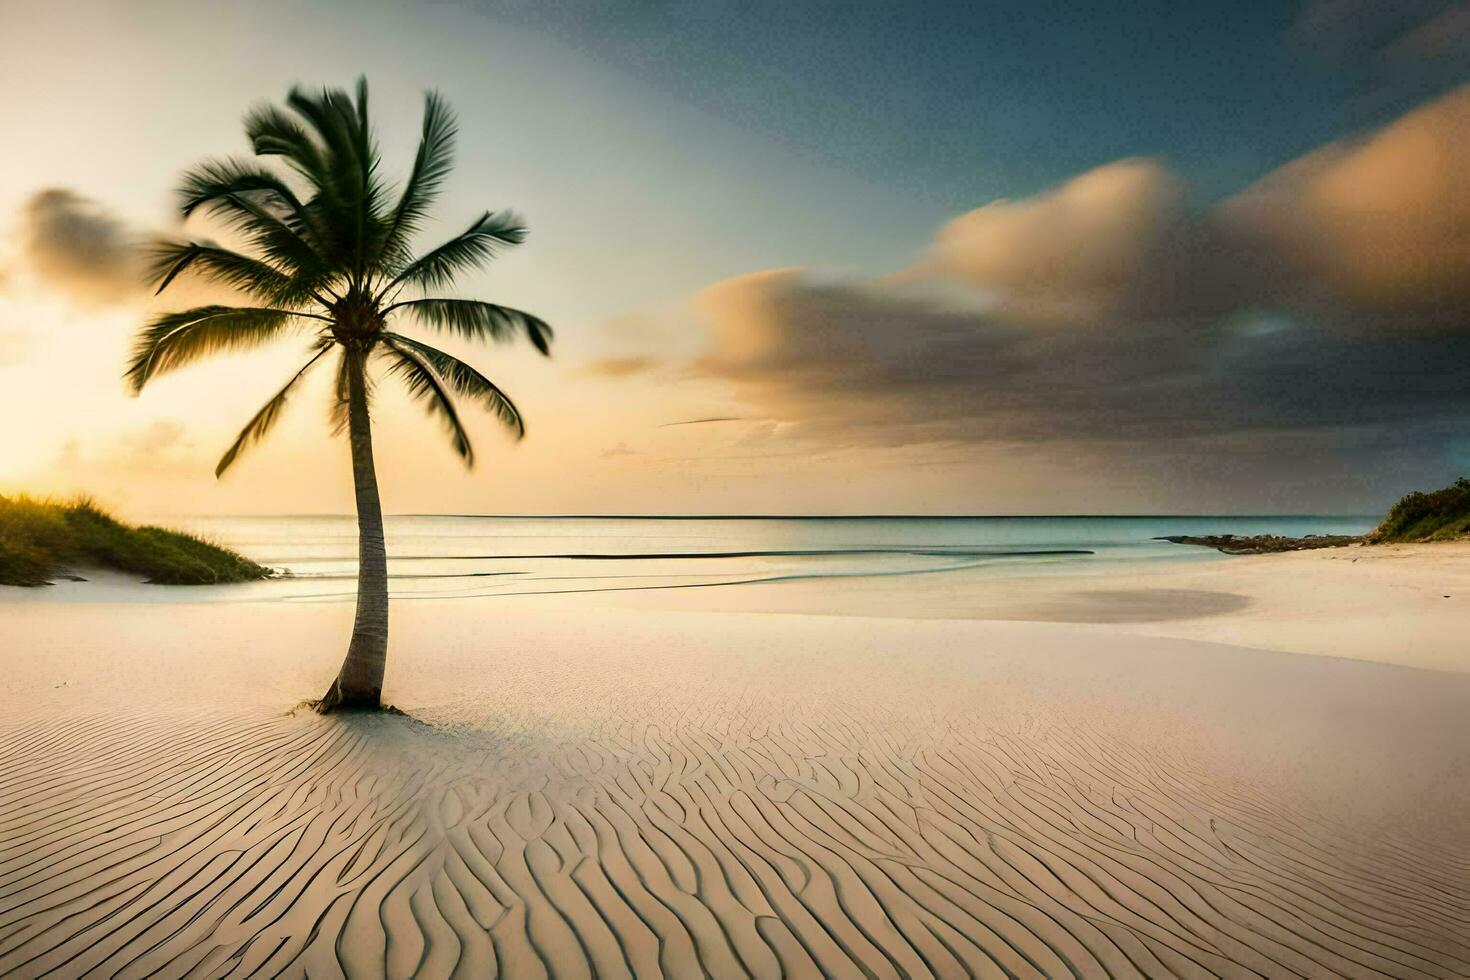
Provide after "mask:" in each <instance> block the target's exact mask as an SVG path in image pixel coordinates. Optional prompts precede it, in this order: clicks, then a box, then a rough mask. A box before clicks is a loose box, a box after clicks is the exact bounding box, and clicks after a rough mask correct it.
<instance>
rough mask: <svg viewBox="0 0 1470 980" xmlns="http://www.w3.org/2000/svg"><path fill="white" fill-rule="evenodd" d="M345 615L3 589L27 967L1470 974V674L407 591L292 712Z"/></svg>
mask: <svg viewBox="0 0 1470 980" xmlns="http://www.w3.org/2000/svg"><path fill="white" fill-rule="evenodd" d="M1285 557H1287V558H1290V557H1292V556H1285ZM706 591H716V590H706ZM1124 591H1127V590H1126V589H1124ZM350 614H351V610H350V607H345V606H341V605H299V604H298V605H291V604H280V603H276V604H250V603H238V604H216V603H202V604H190V605H160V604H147V603H126V604H114V603H96V602H93V603H36V602H7V603H3V604H0V637H3V645H4V650H5V658H6V667H7V671H6V673H5V676H4V680H3V682H0V787H3V790H0V973H4V974H6V975H15V976H26V977H31V976H43V975H49V976H79V975H83V974H88V973H94V974H96V975H115V976H190V975H192V976H255V975H285V976H341V975H350V976H382V975H387V976H409V975H413V976H426V977H433V976H456V975H457V976H483V975H488V974H490V973H494V972H500V973H501V974H503V975H509V976H518V977H519V976H533V977H534V976H543V975H555V976H590V975H608V976H630V975H637V976H657V975H660V974H662V975H665V976H671V977H672V976H679V977H683V976H691V975H694V976H698V975H706V974H707V975H713V976H721V977H724V976H762V977H764V976H777V975H789V976H821V975H828V976H858V975H864V974H867V975H874V976H943V977H951V976H1017V977H1042V976H1046V977H1055V976H1104V975H1111V976H1150V977H1157V976H1201V977H1203V976H1253V975H1266V976H1293V975H1295V976H1309V977H1327V976H1353V977H1357V976H1392V977H1411V976H1412V977H1418V976H1433V977H1450V976H1464V975H1466V974H1467V973H1470V940H1467V937H1470V818H1467V813H1470V806H1467V804H1470V790H1467V787H1470V779H1467V778H1466V777H1467V774H1470V676H1466V675H1464V674H1455V673H1446V672H1433V671H1427V670H1415V669H1408V668H1404V667H1400V666H1393V665H1387V664H1379V663H1369V662H1361V661H1351V660H1342V659H1332V658H1326V657H1310V656H1298V655H1293V654H1289V653H1279V652H1270V651H1264V650H1253V649H1245V648H1241V647H1233V646H1225V645H1220V644H1213V643H1205V642H1200V641H1197V640H1190V639H1179V638H1166V637H1151V636H1138V635H1133V634H1130V633H1128V632H1126V631H1125V630H1124V629H1120V628H1117V627H1116V626H1113V627H1109V626H1099V625H1081V626H1079V625H1067V624H1058V623H1038V622H1030V623H1015V622H985V621H969V622H963V621H945V620H913V619H897V618H882V619H878V618H864V617H857V616H842V617H827V616H816V615H779V614H754V613H708V612H679V611H670V610H663V611H657V612H654V611H648V610H643V611H617V610H607V609H580V610H579V609H571V608H561V609H548V608H542V609H511V608H509V607H501V606H495V607H493V608H492V607H490V606H487V604H484V603H456V602H436V601H422V602H410V603H403V604H401V605H399V606H397V607H395V611H394V615H395V622H394V629H395V644H394V649H393V660H392V663H391V666H390V675H389V690H388V692H387V693H388V695H389V697H390V698H391V699H392V700H393V701H394V702H395V703H397V704H398V705H399V706H400V707H402V708H404V709H405V710H406V711H408V712H409V714H410V715H411V716H412V717H411V718H402V717H377V718H361V717H358V718H352V717H333V718H321V717H318V716H316V715H313V714H311V713H310V712H305V711H296V712H294V713H293V712H291V711H290V708H291V706H292V704H293V702H295V701H296V700H297V699H298V698H300V697H301V696H302V695H303V694H308V693H312V692H315V691H317V690H319V689H321V688H322V687H324V685H325V683H326V680H327V679H328V678H329V677H330V675H331V673H332V672H333V671H334V670H335V667H336V664H337V661H338V658H339V656H340V651H341V648H342V639H343V636H344V635H345V630H346V625H347V623H348V621H349V620H350ZM1234 615H1237V614H1236V613H1223V614H1221V615H1220V616H1219V617H1218V618H1221V619H1225V618H1229V617H1230V616H1234ZM1130 628H1131V627H1130Z"/></svg>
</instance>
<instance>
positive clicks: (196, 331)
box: [124, 306, 296, 394]
mask: <svg viewBox="0 0 1470 980" xmlns="http://www.w3.org/2000/svg"><path fill="white" fill-rule="evenodd" d="M295 317H296V314H295V313H293V312H292V311H290V310H278V309H267V308H260V307H248V306H244V307H242V306H200V307H196V308H195V309H192V310H184V311H182V312H179V313H165V314H163V315H161V316H158V317H156V318H154V320H153V321H152V322H151V323H149V324H148V326H146V327H144V328H143V330H142V331H141V332H139V334H138V338H137V340H136V341H135V342H134V344H133V355H132V358H131V359H130V361H129V363H128V370H127V373H126V374H125V375H124V376H125V377H126V378H127V380H128V385H129V387H130V388H131V389H132V391H133V393H134V394H137V393H138V392H140V391H142V390H143V386H144V385H145V384H147V383H148V382H149V380H151V379H152V378H154V377H156V376H157V375H160V374H163V373H164V372H166V371H173V370H176V369H178V368H181V367H183V366H185V365H186V364H192V363H193V362H194V361H197V360H200V359H201V358H204V357H207V356H209V355H210V354H214V353H218V352H220V351H226V350H245V349H248V348H251V347H259V346H260V345H261V344H265V343H268V342H269V341H272V340H275V339H276V338H277V337H279V336H280V335H281V334H282V333H283V332H284V331H285V330H286V328H287V327H288V326H290V325H291V323H292V321H293V319H294V318H295Z"/></svg>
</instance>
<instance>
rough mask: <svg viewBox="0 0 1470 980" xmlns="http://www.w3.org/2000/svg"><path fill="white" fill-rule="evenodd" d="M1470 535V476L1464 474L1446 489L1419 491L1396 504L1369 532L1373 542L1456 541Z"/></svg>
mask: <svg viewBox="0 0 1470 980" xmlns="http://www.w3.org/2000/svg"><path fill="white" fill-rule="evenodd" d="M1467 535H1470V479H1466V478H1465V477H1463V476H1462V477H1460V479H1458V480H1456V481H1455V482H1454V483H1452V484H1450V485H1449V486H1447V487H1445V488H1444V489H1442V490H1435V491H1433V492H1432V493H1420V492H1419V491H1417V490H1415V491H1414V492H1413V493H1411V494H1409V495H1408V496H1406V497H1404V498H1403V499H1402V500H1400V501H1399V502H1398V503H1396V504H1394V505H1393V507H1392V508H1391V509H1390V510H1389V512H1388V516H1387V517H1385V518H1384V519H1383V523H1382V524H1379V525H1378V527H1377V528H1376V529H1375V530H1373V531H1372V532H1370V533H1369V535H1368V537H1367V539H1366V540H1367V541H1368V542H1369V543H1370V544H1390V543H1393V542H1396V541H1453V540H1455V539H1456V538H1463V537H1466V536H1467Z"/></svg>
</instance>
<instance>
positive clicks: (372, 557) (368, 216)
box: [126, 79, 551, 711]
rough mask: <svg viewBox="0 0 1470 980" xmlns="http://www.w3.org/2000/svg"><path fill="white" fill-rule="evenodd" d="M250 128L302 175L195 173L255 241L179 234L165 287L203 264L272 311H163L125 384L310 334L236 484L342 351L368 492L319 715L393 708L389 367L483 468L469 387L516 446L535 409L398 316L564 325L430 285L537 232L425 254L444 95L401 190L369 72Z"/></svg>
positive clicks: (249, 428) (540, 339)
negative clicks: (311, 379)
mask: <svg viewBox="0 0 1470 980" xmlns="http://www.w3.org/2000/svg"><path fill="white" fill-rule="evenodd" d="M245 131H246V134H247V135H248V136H249V138H250V142H251V146H252V148H253V149H254V152H255V155H256V157H280V158H281V160H282V161H283V162H284V163H285V164H286V166H287V167H288V168H289V170H290V173H289V174H283V173H281V172H279V171H278V170H277V169H275V168H273V167H271V166H268V165H267V164H266V162H265V161H257V160H251V159H249V158H230V159H224V160H212V161H208V162H205V163H203V164H201V165H200V166H198V167H196V168H194V169H193V170H190V171H189V172H187V173H186V174H185V175H184V178H183V182H182V186H181V187H180V189H179V195H180V208H181V210H182V212H183V216H184V217H185V218H188V217H189V216H190V215H193V214H194V213H195V212H198V211H203V212H204V213H206V214H209V215H211V216H213V217H215V218H217V219H221V220H222V221H223V222H225V223H226V225H227V226H228V227H230V228H231V229H232V230H233V231H234V232H236V233H237V234H238V235H239V236H241V238H242V239H243V241H244V242H245V243H246V246H247V247H246V250H245V251H233V250H231V249H228V248H224V247H221V246H219V245H217V244H214V243H213V242H210V241H206V240H199V241H167V242H163V243H161V244H160V245H159V246H158V251H157V256H156V258H157V261H156V264H155V266H154V270H153V275H154V277H155V281H156V282H157V283H158V292H160V293H161V292H163V290H164V289H166V288H167V287H168V285H169V284H170V283H172V282H173V281H174V280H175V279H177V278H178V277H179V276H180V275H182V274H184V273H186V272H187V273H189V274H191V275H200V276H202V277H203V278H205V279H207V280H209V281H213V282H215V283H219V284H222V285H224V286H228V287H230V288H232V289H234V290H236V291H237V292H240V293H243V294H245V295H246V296H247V297H249V299H250V300H251V301H252V302H253V303H254V304H255V305H250V306H218V305H211V306H200V307H196V308H194V309H190V310H183V311H181V312H178V313H165V314H163V315H161V316H158V317H156V318H154V319H153V320H152V321H151V322H150V323H149V324H148V325H147V326H145V327H144V328H143V329H142V330H140V331H139V333H138V336H137V340H136V343H135V346H134V349H133V354H132V359H131V362H130V364H129V366H128V370H127V375H126V377H127V380H128V383H129V385H130V387H131V389H132V391H133V393H134V394H136V393H138V392H140V391H142V389H143V386H144V385H146V384H147V383H148V382H149V381H150V380H151V379H152V378H154V377H156V376H157V375H159V374H162V373H164V372H166V371H172V370H174V369H176V368H180V367H184V366H185V365H187V364H190V363H192V362H194V361H196V360H199V359H200V358H203V357H205V356H207V355H210V354H215V353H219V352H223V351H235V350H244V349H247V348H253V347H257V346H259V345H261V344H265V343H267V342H270V341H274V340H277V339H280V338H283V337H286V336H290V335H302V334H304V335H305V336H307V337H309V338H310V341H311V348H310V353H311V356H310V358H309V359H308V360H307V361H306V363H305V364H303V365H302V366H301V368H300V369H299V370H297V371H296V373H295V374H293V375H291V377H290V378H289V379H288V380H287V381H286V383H285V385H284V386H282V388H281V389H280V390H279V391H278V392H276V394H275V395H274V396H272V397H271V399H270V401H268V402H266V403H265V405H264V406H263V407H262V408H261V409H260V411H258V412H256V413H255V417H254V418H252V419H251V420H250V421H249V422H248V423H246V425H245V428H244V429H242V430H241V431H240V435H239V437H238V438H236V439H235V442H234V444H233V445H232V446H230V448H229V449H228V450H226V452H225V454H224V456H223V457H222V458H221V459H220V461H219V466H218V467H216V469H215V475H216V476H220V475H222V474H223V473H224V472H225V471H226V470H227V469H229V468H230V465H231V464H233V463H234V462H235V460H236V459H238V458H239V455H240V453H241V452H242V451H244V450H245V449H246V448H248V447H249V446H250V445H251V444H253V443H255V442H258V441H259V440H261V439H262V438H264V437H265V435H266V434H267V433H268V432H269V431H270V430H271V427H272V426H274V425H275V423H276V421H277V420H278V419H279V418H280V416H281V410H282V409H283V408H284V407H285V405H286V401H287V399H288V398H289V397H290V396H291V393H292V392H293V391H294V390H295V389H296V387H297V385H299V384H300V383H301V380H302V379H303V378H304V377H305V376H306V375H307V374H308V373H309V372H310V371H311V370H312V369H313V368H314V367H316V366H317V365H318V364H320V363H321V362H322V361H323V360H324V359H327V357H328V355H329V354H333V353H335V361H336V383H335V387H334V392H335V395H334V398H333V401H332V412H331V418H332V422H333V431H334V434H340V433H342V432H343V431H344V430H345V431H346V433H347V437H348V443H349V445H350V446H351V450H352V476H353V486H354V489H355V490H356V496H357V533H358V578H357V614H356V618H355V620H354V622H353V626H352V640H351V642H350V643H349V644H348V647H347V657H346V659H345V660H344V661H343V662H342V669H341V671H340V672H339V673H338V674H337V679H336V680H335V681H333V682H332V686H331V688H330V689H328V691H327V693H326V694H325V695H323V696H322V698H321V700H320V701H319V702H317V703H316V705H317V708H318V710H320V711H330V710H332V709H335V708H378V707H381V691H382V687H383V669H384V666H385V664H386V660H387V652H388V570H387V553H386V548H385V546H384V543H383V511H382V506H381V504H380V503H379V500H378V481H377V475H376V473H375V471H374V468H373V437H372V424H371V417H370V416H371V402H372V393H373V380H372V369H373V368H380V369H381V370H382V371H383V373H384V374H385V375H388V376H393V377H396V378H397V379H398V380H400V381H402V382H403V383H404V385H406V386H407V388H408V391H409V392H410V394H411V395H412V396H413V397H414V398H416V399H418V400H420V401H422V402H423V403H424V404H425V405H426V406H427V407H428V411H429V412H430V414H433V415H438V416H439V418H440V420H441V421H442V422H443V423H444V426H445V428H446V429H447V430H448V433H449V438H450V442H451V443H452V444H453V446H454V449H455V452H457V453H458V454H459V455H460V457H461V458H462V459H463V460H464V462H465V465H466V466H470V465H473V462H474V453H473V450H472V449H471V448H470V440H469V437H468V436H467V435H466V433H465V430H464V426H463V425H462V424H461V422H460V416H459V411H458V410H457V409H456V408H455V404H454V399H453V395H460V396H462V397H464V398H466V399H470V400H472V401H477V402H479V403H480V404H481V405H482V406H483V407H484V408H486V409H488V410H489V411H490V412H491V413H493V414H494V415H495V416H496V418H498V419H499V420H500V421H501V422H502V423H504V424H505V425H506V426H508V427H509V428H510V429H511V430H512V431H513V432H514V433H515V435H516V437H517V438H520V437H522V436H523V435H524V434H525V427H524V424H523V422H522V420H521V415H520V412H518V411H517V410H516V407H515V405H514V404H512V402H511V400H510V399H509V398H508V397H506V395H505V393H504V392H503V391H501V390H500V388H498V387H497V386H496V385H495V384H494V383H492V382H491V381H490V380H489V379H488V378H486V377H485V376H484V375H482V374H481V373H480V372H479V371H477V370H475V369H474V368H473V367H470V366H469V365H468V364H466V363H464V362H463V361H460V360H459V359H457V358H455V357H453V356H451V355H449V354H447V353H445V352H444V351H441V350H438V349H436V348H434V347H430V346H429V345H428V344H425V343H424V342H423V341H420V340H416V339H413V338H411V337H408V336H406V335H404V334H403V333H401V332H399V330H398V329H397V327H398V323H399V322H400V321H402V320H404V319H411V320H412V321H414V322H416V323H417V324H419V325H420V326H423V327H426V328H428V329H431V330H436V331H439V332H441V333H448V334H453V335H457V336H459V337H461V338H463V339H466V340H478V341H484V340H496V341H500V340H509V339H512V338H513V337H515V336H517V335H521V334H524V335H525V337H527V338H528V339H529V340H530V341H531V343H532V344H534V345H535V346H536V348H537V349H538V350H539V351H541V353H543V354H545V353H547V352H548V349H549V347H548V345H549V342H550V339H551V328H550V327H549V326H547V325H546V323H544V322H543V321H542V320H540V319H538V318H537V317H534V316H532V315H531V314H529V313H525V312H523V311H521V310H515V309H510V308H508V307H505V306H499V305H496V304H494V303H487V302H483V301H481V300H470V299H457V298H450V297H443V296H438V295H430V294H432V293H436V292H439V291H440V290H442V289H444V288H445V287H448V286H450V285H452V283H453V281H454V279H455V276H456V275H458V274H459V273H462V272H466V271H468V270H471V269H475V268H478V267H480V266H482V265H484V264H485V263H486V262H487V261H489V260H490V259H491V258H492V257H494V256H495V254H496V253H497V252H498V251H499V250H500V249H501V248H504V247H508V246H511V245H518V244H520V243H521V242H522V241H524V240H525V237H526V229H525V226H524V225H523V224H522V223H521V222H520V220H519V219H518V218H517V217H516V216H515V215H514V214H512V213H510V212H505V211H501V212H486V213H485V214H483V215H481V216H480V217H479V218H477V219H476V220H475V221H474V222H473V223H472V224H471V225H470V226H469V227H468V228H467V229H465V230H464V231H463V232H461V233H460V234H458V235H456V236H454V237H453V238H451V239H449V241H447V242H445V243H443V244H442V245H439V246H438V247H436V248H432V249H430V250H429V251H427V252H424V253H422V254H419V255H415V254H414V252H413V251H412V250H411V249H410V247H409V246H410V240H411V238H412V237H413V235H414V233H415V231H416V230H417V229H418V227H419V225H420V224H421V222H422V221H423V219H424V217H425V216H426V215H427V213H428V211H429V208H430V205H431V204H432V203H433V201H434V199H435V198H436V197H437V195H438V192H439V189H440V187H441V186H442V184H443V183H444V179H445V177H446V176H447V175H448V173H449V171H450V168H451V164H452V156H453V146H454V137H455V132H456V127H455V122H454V116H453V114H452V113H451V112H450V110H449V107H448V105H447V104H446V103H445V101H444V100H443V99H442V98H441V97H440V96H439V95H438V94H437V93H434V92H430V93H429V94H428V95H427V97H426V99H425V104H424V120H423V132H422V136H421V138H420V140H419V146H418V153H417V155H416V156H415V157H414V161H413V169H412V170H411V172H410V173H409V176H408V180H407V181H406V182H405V183H404V185H403V187H402V189H401V190H400V191H399V192H398V193H397V194H396V195H394V194H392V193H390V188H389V187H388V185H387V184H386V183H385V182H384V181H383V179H382V177H381V175H380V173H379V164H380V160H379V156H378V147H377V143H376V140H375V139H374V136H373V133H372V129H371V127H370V126H369V123H368V102H367V83H366V80H364V79H359V80H358V83H357V92H356V97H355V98H354V97H353V96H350V95H349V94H348V93H347V92H344V91H341V90H323V91H322V92H320V93H310V92H307V91H304V90H302V89H301V88H293V89H292V90H291V92H290V94H289V96H288V97H287V99H286V104H285V106H284V107H278V106H274V105H266V106H261V107H258V108H256V109H253V110H251V112H250V113H249V114H247V116H246V117H245Z"/></svg>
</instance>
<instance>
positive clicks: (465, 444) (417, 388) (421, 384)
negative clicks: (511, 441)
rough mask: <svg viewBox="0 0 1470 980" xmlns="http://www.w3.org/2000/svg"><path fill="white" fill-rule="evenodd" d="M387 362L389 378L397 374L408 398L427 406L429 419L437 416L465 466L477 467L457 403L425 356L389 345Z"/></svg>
mask: <svg viewBox="0 0 1470 980" xmlns="http://www.w3.org/2000/svg"><path fill="white" fill-rule="evenodd" d="M383 351H384V356H385V357H386V358H387V359H388V362H389V367H388V372H389V373H390V374H396V375H398V376H399V378H401V379H402V381H403V383H404V385H405V386H407V388H408V391H409V394H411V395H413V397H415V398H418V399H420V400H422V401H423V402H424V404H425V405H426V406H427V408H428V410H429V414H430V415H437V416H439V417H440V419H442V420H443V422H444V428H445V429H446V430H447V431H448V432H449V441H450V443H451V444H452V445H453V446H454V451H455V452H457V453H459V455H460V458H462V459H463V460H464V462H465V465H466V466H474V465H475V451H474V449H473V448H471V446H470V437H469V434H468V433H467V432H465V430H464V425H463V424H462V423H461V422H460V420H459V412H458V411H456V410H455V407H454V400H453V399H452V398H450V396H449V392H448V391H446V390H445V388H444V384H445V383H444V381H443V380H442V379H441V378H440V377H439V375H438V374H437V373H436V372H435V371H434V369H433V367H431V366H430V365H429V363H428V361H427V360H426V359H425V358H424V357H423V355H421V354H419V353H418V352H416V351H414V350H413V349H412V348H409V347H407V346H399V345H397V344H391V343H390V344H387V345H385V346H384V348H383Z"/></svg>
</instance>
